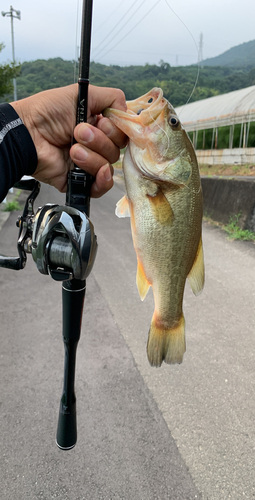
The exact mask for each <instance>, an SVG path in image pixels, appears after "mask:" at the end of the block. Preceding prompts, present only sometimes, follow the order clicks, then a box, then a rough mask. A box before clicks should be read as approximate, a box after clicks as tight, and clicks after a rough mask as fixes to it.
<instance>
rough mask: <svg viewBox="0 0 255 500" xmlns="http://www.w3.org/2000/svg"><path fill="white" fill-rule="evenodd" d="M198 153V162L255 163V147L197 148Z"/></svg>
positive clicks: (216, 163) (215, 163)
mask: <svg viewBox="0 0 255 500" xmlns="http://www.w3.org/2000/svg"><path fill="white" fill-rule="evenodd" d="M196 155H197V160H198V163H201V164H204V165H228V164H229V165H233V164H237V165H246V164H253V163H255V148H234V149H209V150H204V151H203V150H197V151H196Z"/></svg>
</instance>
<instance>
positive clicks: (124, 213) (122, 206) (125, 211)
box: [115, 195, 130, 218]
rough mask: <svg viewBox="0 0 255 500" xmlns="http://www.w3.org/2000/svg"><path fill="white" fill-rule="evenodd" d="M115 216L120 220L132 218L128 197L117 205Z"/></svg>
mask: <svg viewBox="0 0 255 500" xmlns="http://www.w3.org/2000/svg"><path fill="white" fill-rule="evenodd" d="M115 215H117V217H119V218H121V217H130V210H129V203H128V199H127V197H126V195H125V196H123V197H122V198H121V199H120V200H119V201H118V203H117V204H116V209H115Z"/></svg>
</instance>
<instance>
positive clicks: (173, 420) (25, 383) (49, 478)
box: [0, 181, 255, 500]
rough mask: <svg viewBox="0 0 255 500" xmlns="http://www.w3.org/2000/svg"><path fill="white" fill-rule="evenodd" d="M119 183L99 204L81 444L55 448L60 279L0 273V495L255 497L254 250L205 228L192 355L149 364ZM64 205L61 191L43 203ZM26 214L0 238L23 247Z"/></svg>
mask: <svg viewBox="0 0 255 500" xmlns="http://www.w3.org/2000/svg"><path fill="white" fill-rule="evenodd" d="M122 195H123V186H122V184H121V182H119V181H118V182H116V187H115V188H114V189H112V190H111V191H110V193H108V194H107V195H106V196H104V197H103V198H102V199H100V200H95V201H94V200H93V202H92V207H91V219H92V222H93V223H94V226H95V228H96V233H97V235H98V242H99V250H98V255H97V259H96V263H95V266H94V270H93V272H92V274H91V275H90V277H89V278H88V280H87V296H86V302H85V312H84V319H83V328H82V336H81V340H80V343H79V347H78V356H77V372H76V393H77V404H78V443H77V445H76V447H75V448H74V449H73V450H71V451H68V452H64V451H61V450H59V449H58V448H57V447H56V445H55V434H56V426H57V418H58V407H59V399H60V396H61V391H62V376H63V373H62V372H63V343H62V338H61V286H60V284H59V283H55V282H54V281H52V280H51V279H50V278H49V277H47V276H42V275H40V274H39V272H38V271H37V269H36V267H35V265H34V263H33V262H32V259H29V262H28V264H27V267H26V269H25V270H24V271H19V272H14V271H7V270H4V269H1V270H0V319H1V326H0V341H1V351H0V356H1V357H0V380H1V385H0V387H1V390H0V429H1V454H0V484H1V498H3V499H4V500H9V499H10V500H16V499H19V500H20V499H24V500H30V499H43V500H49V499H52V498H59V499H62V500H67V499H68V500H82V499H86V500H97V499H103V500H108V499H109V500H112V499H115V498H116V499H125V500H140V499H141V500H142V499H143V500H154V499H160V500H167V499H171V500H179V499H180V500H186V499H187V500H192V499H195V498H198V499H200V498H202V499H208V500H212V499H217V500H221V499H222V500H223V499H228V498H232V499H235V500H238V499H243V498H246V499H253V498H255V474H254V466H255V430H254V414H255V369H254V357H255V332H254V307H253V306H254V295H255V292H254V290H255V288H254V283H255V270H254V265H255V245H253V244H249V243H238V242H230V241H228V240H227V239H226V237H225V235H224V234H223V233H222V232H221V231H220V230H219V229H217V228H212V227H210V226H207V225H205V226H204V228H203V240H204V249H205V264H206V286H205V289H204V292H203V294H202V295H200V296H199V297H194V296H193V294H192V292H191V291H190V290H189V288H188V284H187V287H186V292H185V298H184V314H185V318H186V337H187V352H186V354H185V356H184V361H183V364H182V365H180V366H175V365H174V366H168V365H164V366H162V367H161V368H159V369H156V368H152V367H150V365H149V363H148V361H147V356H146V341H147V332H148V329H149V324H150V319H151V316H152V312H153V298H152V294H151V293H150V294H149V296H148V297H147V298H146V300H145V301H144V302H143V303H142V302H141V301H140V299H139V296H138V292H137V290H136V285H135V275H136V257H135V253H134V250H133V247H132V241H131V236H130V228H129V220H128V219H118V218H117V217H115V216H114V206H115V203H116V201H118V199H119V198H120V197H121V196H122ZM61 200H62V203H64V198H63V197H62V196H61V195H59V194H58V193H56V192H55V191H54V190H52V189H51V188H45V187H44V189H43V191H42V195H41V199H40V200H39V204H44V203H46V202H49V201H50V202H58V203H61ZM15 219H16V214H12V215H11V217H10V218H9V219H8V221H7V222H6V223H5V225H4V226H3V228H2V230H1V232H0V252H1V253H5V254H8V253H9V254H10V253H12V254H13V253H14V246H15V239H16V234H17V233H16V231H17V230H16V228H15Z"/></svg>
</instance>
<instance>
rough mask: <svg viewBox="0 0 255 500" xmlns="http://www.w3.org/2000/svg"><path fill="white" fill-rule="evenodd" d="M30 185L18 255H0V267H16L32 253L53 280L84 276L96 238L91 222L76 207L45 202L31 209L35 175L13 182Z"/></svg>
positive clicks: (20, 224) (91, 261) (90, 264)
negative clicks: (35, 209) (31, 177)
mask: <svg viewBox="0 0 255 500" xmlns="http://www.w3.org/2000/svg"><path fill="white" fill-rule="evenodd" d="M16 186H17V187H19V188H21V189H32V192H31V194H30V195H29V197H28V199H27V201H26V204H25V208H24V211H23V215H22V216H21V217H19V219H18V221H17V226H18V227H19V237H18V243H17V247H18V252H19V257H6V256H3V255H0V267H5V268H8V269H14V270H19V269H23V268H24V267H25V265H26V260H27V254H28V253H31V254H32V257H33V260H34V262H35V264H36V266H37V269H38V270H39V271H40V273H42V274H49V275H50V276H51V277H52V278H53V279H54V280H56V281H66V280H72V279H77V280H85V279H86V278H87V277H88V275H89V274H90V271H91V269H92V267H93V264H94V261H95V257H96V251H97V238H96V235H95V234H94V227H93V224H92V223H91V222H90V220H89V219H88V217H87V216H86V215H85V214H83V213H82V212H80V211H79V210H77V209H76V208H72V207H68V206H66V205H64V206H59V205H53V204H47V205H45V206H44V207H42V208H39V209H38V210H37V212H36V214H35V213H34V201H35V199H36V197H37V196H38V194H39V191H40V183H39V182H38V181H36V180H34V179H29V180H28V181H23V180H22V181H20V182H19V183H18V184H16Z"/></svg>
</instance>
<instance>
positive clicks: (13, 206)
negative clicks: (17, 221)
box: [3, 200, 21, 212]
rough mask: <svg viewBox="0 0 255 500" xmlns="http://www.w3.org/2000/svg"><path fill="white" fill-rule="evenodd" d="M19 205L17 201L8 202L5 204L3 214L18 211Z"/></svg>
mask: <svg viewBox="0 0 255 500" xmlns="http://www.w3.org/2000/svg"><path fill="white" fill-rule="evenodd" d="M20 209H21V208H20V204H19V202H18V201H17V200H13V201H8V202H7V203H6V204H5V207H4V209H3V212H13V211H14V210H20Z"/></svg>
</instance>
